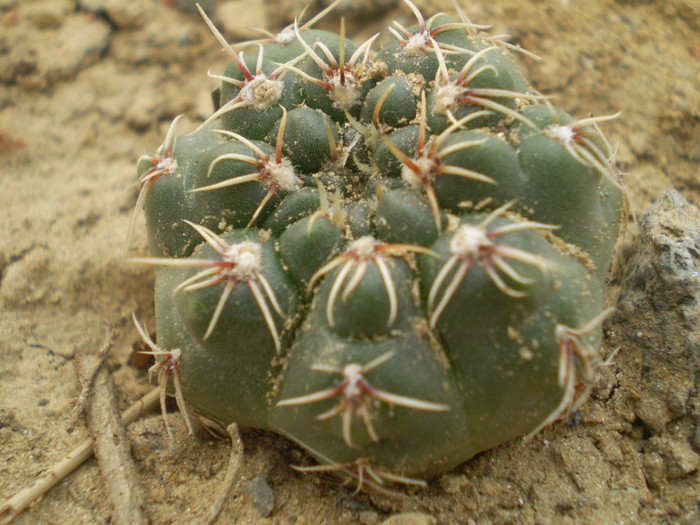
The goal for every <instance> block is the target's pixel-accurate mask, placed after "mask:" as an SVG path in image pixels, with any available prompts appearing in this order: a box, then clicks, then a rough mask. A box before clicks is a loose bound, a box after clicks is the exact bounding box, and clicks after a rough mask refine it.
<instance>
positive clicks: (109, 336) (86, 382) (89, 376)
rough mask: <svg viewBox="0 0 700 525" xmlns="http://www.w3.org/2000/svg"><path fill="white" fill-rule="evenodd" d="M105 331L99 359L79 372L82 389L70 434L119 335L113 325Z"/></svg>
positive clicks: (72, 415)
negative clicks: (82, 371) (88, 367)
mask: <svg viewBox="0 0 700 525" xmlns="http://www.w3.org/2000/svg"><path fill="white" fill-rule="evenodd" d="M105 332H106V334H105V342H104V343H102V346H101V347H100V349H99V350H98V351H97V356H98V357H99V359H97V360H91V363H92V365H93V366H91V368H90V370H84V374H80V373H79V374H78V377H79V380H80V388H81V390H80V395H79V396H78V400H77V401H76V402H75V406H74V407H73V413H72V414H71V418H70V421H69V422H68V424H67V425H66V432H68V433H69V434H70V433H71V432H73V430H75V425H77V424H78V419H80V416H82V415H83V413H84V412H85V407H86V406H87V401H88V396H89V395H90V392H91V391H92V387H93V385H94V384H95V378H96V377H97V372H99V371H100V368H101V367H102V363H104V359H105V357H106V356H107V353H108V352H109V351H110V349H111V348H112V346H113V345H114V339H115V338H116V337H117V333H116V330H115V328H114V327H113V326H107V327H106V328H105ZM76 363H77V361H76Z"/></svg>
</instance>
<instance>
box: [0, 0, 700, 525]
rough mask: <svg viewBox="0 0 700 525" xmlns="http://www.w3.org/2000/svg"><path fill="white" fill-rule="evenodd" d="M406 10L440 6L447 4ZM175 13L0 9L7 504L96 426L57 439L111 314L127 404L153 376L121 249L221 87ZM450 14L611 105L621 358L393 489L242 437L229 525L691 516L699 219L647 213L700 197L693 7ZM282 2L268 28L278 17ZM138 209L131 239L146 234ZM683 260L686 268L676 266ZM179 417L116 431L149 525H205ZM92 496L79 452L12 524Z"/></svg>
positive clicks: (571, 90)
mask: <svg viewBox="0 0 700 525" xmlns="http://www.w3.org/2000/svg"><path fill="white" fill-rule="evenodd" d="M237 3H239V4H241V5H244V6H245V9H246V13H247V16H249V17H253V19H254V20H257V22H255V23H252V24H250V25H257V26H264V25H265V24H266V23H267V21H266V20H265V10H264V5H263V4H261V3H256V2H254V1H252V0H250V1H247V2H237ZM417 3H418V4H419V5H421V7H422V8H423V9H424V10H425V11H426V12H427V13H430V12H434V11H435V10H436V9H443V10H451V2H449V1H444V2H417ZM186 4H187V2H173V1H168V2H163V1H156V0H141V1H139V2H133V1H123V0H102V1H100V0H85V1H82V0H81V1H80V2H77V1H75V0H55V1H54V0H51V1H38V0H37V1H22V2H19V1H18V0H14V1H13V0H0V177H1V180H2V191H1V192H0V232H2V233H0V502H2V500H4V499H5V498H7V497H10V496H11V495H13V494H14V493H15V492H17V491H18V490H19V489H21V488H22V487H24V486H26V485H28V484H29V483H31V482H32V481H33V480H34V479H35V478H36V477H38V476H40V475H41V474H42V473H43V472H45V471H46V470H47V469H48V468H49V467H50V465H52V464H53V463H54V462H56V461H58V460H59V459H61V458H62V457H63V456H64V455H65V454H66V453H67V452H68V451H70V450H71V449H72V448H73V447H74V446H75V445H76V444H78V443H79V442H80V441H81V440H83V439H84V438H85V437H87V435H88V433H87V430H86V428H85V426H84V424H80V425H78V428H77V429H76V431H75V432H74V433H72V434H68V433H67V432H66V431H65V427H66V424H67V423H68V421H69V419H70V416H71V411H72V406H73V404H74V401H75V399H76V398H77V395H78V384H77V380H76V375H75V370H74V366H73V363H72V359H73V356H74V353H75V352H76V351H91V350H93V349H97V348H98V347H99V346H100V344H101V341H102V337H103V325H104V323H112V324H115V325H117V326H118V327H120V328H121V336H120V338H119V340H118V341H117V344H116V345H115V347H114V348H113V349H112V352H111V354H110V357H109V361H108V366H109V368H110V370H111V372H112V375H113V377H114V380H115V382H116V384H117V389H118V396H119V400H120V402H121V403H122V404H123V406H124V407H126V406H127V405H129V404H130V403H131V402H133V401H134V400H135V399H137V398H138V397H139V396H141V395H143V394H144V393H146V392H147V391H148V390H149V389H150V388H151V387H150V386H149V384H148V380H147V376H146V374H145V372H144V370H143V369H141V368H137V367H135V366H132V365H131V364H130V363H129V356H130V354H131V352H132V344H133V343H135V342H136V341H137V340H138V339H139V338H138V334H137V333H136V330H135V329H134V328H133V325H132V324H131V321H130V318H131V314H132V312H134V311H136V312H137V314H138V316H139V317H140V318H142V319H145V320H146V321H147V322H148V324H149V325H151V326H152V325H153V305H152V287H153V282H152V274H151V272H150V271H149V270H148V269H144V268H141V267H138V266H135V265H130V264H127V263H125V262H124V257H125V254H126V253H127V247H126V232H127V229H128V225H129V221H130V217H131V212H132V208H133V206H134V204H135V199H136V189H135V188H134V186H133V183H134V180H135V173H134V172H135V169H134V164H135V160H136V158H137V157H138V156H139V155H141V154H143V153H149V152H152V151H153V150H154V149H155V148H156V147H157V146H158V145H159V144H160V143H161V141H162V138H163V136H164V134H165V131H166V130H167V127H168V124H169V122H170V121H171V120H172V118H173V117H174V116H175V115H177V114H179V113H182V112H187V119H185V122H184V123H183V124H182V130H187V129H192V128H193V127H194V126H195V125H196V123H197V122H200V121H201V119H202V118H203V117H204V116H205V115H206V114H208V113H209V112H210V110H211V107H210V99H209V91H210V89H211V88H213V87H214V86H215V81H213V80H211V79H207V77H206V72H207V70H208V69H212V71H214V72H221V71H223V66H224V64H225V58H224V56H223V55H222V54H221V53H219V52H218V49H217V47H218V46H217V44H216V42H215V41H214V39H213V38H212V37H211V35H210V34H208V33H207V31H206V28H205V26H204V24H203V23H202V21H201V19H199V18H198V17H197V16H195V15H194V14H192V13H191V12H190V10H188V9H187V5H186ZM209 4H210V6H211V7H212V8H213V9H215V8H216V5H215V4H216V2H214V1H211V2H209ZM226 4H227V6H226V8H228V9H231V5H230V4H231V2H226ZM357 4H364V2H358V3H357ZM367 4H368V5H369V4H372V3H370V2H368V3H367ZM384 4H386V5H387V6H391V5H392V4H393V5H396V4H397V2H382V5H384ZM219 7H221V6H219ZM464 8H465V9H466V11H467V13H468V14H469V16H470V17H471V18H472V20H473V21H474V22H478V23H493V24H495V25H494V29H493V30H492V33H494V34H499V33H508V34H511V35H513V38H512V41H515V42H517V43H519V44H521V45H522V46H523V47H525V48H526V49H528V50H530V51H532V52H534V53H536V54H538V55H540V56H542V57H544V60H543V61H541V62H537V61H534V60H532V59H530V58H528V57H521V62H522V65H523V68H524V69H525V70H526V72H527V74H528V75H529V77H530V79H531V80H532V81H533V83H534V85H535V86H536V87H537V88H538V89H540V90H541V91H543V92H545V93H547V94H553V95H555V96H556V100H557V103H558V104H559V105H561V106H562V107H564V108H566V109H567V110H568V111H569V112H570V113H572V114H573V115H575V116H577V117H581V118H583V117H586V116H588V114H589V112H590V113H592V114H594V115H605V114H612V113H616V112H618V111H621V112H622V115H621V116H620V118H618V119H617V120H614V121H613V122H610V123H608V124H606V125H605V131H606V133H607V135H608V136H609V137H610V139H611V141H612V142H613V143H614V144H615V143H616V144H618V145H619V148H618V152H617V160H618V162H619V164H620V167H621V169H622V171H624V172H626V173H628V175H627V177H626V181H627V185H628V186H629V188H630V192H631V195H632V199H633V203H634V206H635V208H636V210H637V212H638V214H639V216H640V218H641V217H643V218H644V227H642V228H640V227H638V226H637V225H636V224H633V223H632V221H630V226H629V228H628V231H627V233H626V236H625V237H624V239H622V241H621V243H620V246H619V250H618V256H617V259H616V261H615V264H614V265H613V274H612V276H611V279H610V286H609V293H608V299H607V301H608V303H609V304H610V305H617V306H618V311H617V313H616V314H615V315H614V316H613V317H612V318H611V319H610V320H609V321H608V322H607V323H606V336H607V337H606V344H605V348H604V349H603V355H605V356H607V355H609V354H610V353H611V351H612V349H613V348H616V347H618V346H619V347H620V350H619V351H618V353H617V355H616V356H615V359H614V364H611V365H610V366H609V367H607V368H606V369H604V370H603V371H602V373H601V378H600V382H599V386H598V387H597V389H596V391H595V392H594V395H593V397H592V399H591V401H589V402H588V403H587V404H586V405H585V407H584V409H583V410H582V412H581V413H580V414H579V415H578V416H577V417H576V418H575V420H574V421H570V422H568V423H567V424H563V425H559V426H557V427H556V428H550V429H547V430H545V431H544V432H543V433H542V434H541V435H540V436H538V437H537V438H535V439H534V440H532V441H530V442H527V443H524V442H522V441H517V442H513V443H510V444H507V445H505V446H502V447H499V448H497V449H495V450H492V451H489V452H486V453H483V454H480V455H479V456H477V457H476V458H474V459H472V460H471V461H469V462H467V463H465V464H464V465H462V466H460V467H458V468H457V469H455V470H453V471H451V472H448V473H445V474H443V475H442V476H440V477H438V478H437V479H434V480H432V481H431V482H430V485H429V488H428V489H427V490H404V491H402V492H401V494H400V496H398V497H387V496H382V495H377V494H359V495H356V496H353V495H352V491H351V490H349V489H347V488H345V487H341V486H339V485H338V484H337V482H336V481H335V480H333V479H331V478H327V477H326V478H324V477H321V476H318V475H302V474H300V473H298V472H295V471H293V470H291V469H290V468H289V465H290V464H299V463H300V462H301V463H308V462H310V460H309V459H308V458H307V457H306V456H305V455H304V454H303V453H302V452H301V450H300V449H298V448H297V447H296V446H294V445H292V444H291V443H289V442H287V441H286V440H284V439H283V438H281V437H278V436H275V435H273V434H268V433H262V432H257V431H254V430H249V429H243V430H242V437H243V442H244V446H245V450H246V455H245V461H244V466H243V470H242V477H243V481H242V482H241V483H240V484H239V485H237V486H236V487H235V488H234V490H233V495H232V497H231V500H230V501H229V503H228V505H227V506H226V509H225V511H224V514H223V516H222V518H221V520H220V523H241V524H243V523H270V524H298V525H301V524H333V523H338V524H345V523H360V524H363V525H373V524H379V523H382V522H383V521H384V520H386V519H387V518H389V517H391V516H393V515H396V514H399V513H414V514H413V515H412V516H408V515H406V516H403V517H400V518H399V517H395V518H394V521H392V522H391V523H393V524H394V525H395V524H399V523H403V524H408V523H416V524H417V523H439V524H448V523H449V524H451V523H459V524H500V523H503V524H505V523H524V524H531V523H532V524H534V523H539V524H550V523H557V524H560V523H561V524H573V523H577V524H581V523H595V524H623V523H649V524H656V523H664V524H665V523H674V524H677V523H682V524H691V523H699V522H700V480H699V473H698V468H699V467H700V458H699V456H698V452H699V451H700V429H698V421H699V420H700V419H699V418H700V402H699V394H698V391H697V388H696V383H697V379H696V373H697V372H698V370H699V369H700V368H699V367H698V355H699V354H700V329H699V328H700V322H699V321H698V308H700V306H699V304H698V297H700V296H699V295H698V258H699V257H700V255H699V254H698V239H697V231H698V229H700V228H699V227H698V224H699V222H698V217H697V215H698V213H697V208H694V207H693V206H692V204H688V203H684V202H683V200H682V198H681V197H680V195H678V194H676V195H675V196H668V195H666V197H665V199H666V200H664V201H663V202H661V203H660V205H659V206H658V207H657V209H656V211H655V212H653V213H651V214H649V215H646V216H644V212H645V211H646V210H647V209H648V208H649V206H650V203H651V202H652V201H653V200H655V199H657V198H658V197H659V195H660V194H661V192H662V191H663V190H666V189H669V188H677V189H678V190H679V191H680V194H682V195H683V196H684V197H685V198H686V199H687V200H688V201H689V202H690V203H694V204H695V205H697V204H699V203H700V90H699V89H698V85H700V2H698V1H697V0H656V1H654V0H617V1H614V0H588V1H586V2H577V1H574V0H488V1H486V0H470V1H469V2H467V3H466V5H464ZM351 11H352V12H350V16H357V15H358V13H360V14H361V13H362V9H361V5H359V6H358V8H357V9H355V10H354V11H353V10H351ZM273 14H275V17H274V18H273V17H272V16H271V17H270V19H271V20H274V21H275V22H276V23H281V20H279V18H280V17H281V16H282V15H283V14H284V11H283V10H282V9H275V10H274V13H273ZM384 15H386V19H385V20H380V18H381V17H383V16H384ZM391 19H401V20H405V21H408V20H409V12H408V10H407V9H406V8H405V6H399V7H398V8H395V9H394V10H393V11H388V12H384V13H382V14H381V15H379V16H378V15H377V14H376V13H373V14H372V17H371V18H370V19H367V20H361V19H355V20H354V22H353V23H352V24H351V26H353V27H355V28H356V30H357V29H359V32H360V34H361V35H362V36H366V35H367V34H370V33H373V32H374V31H375V30H378V29H375V28H379V27H380V26H381V25H385V24H386V20H391ZM325 22H328V23H330V24H334V21H332V20H330V19H329V20H326V21H324V23H325ZM232 25H235V24H233V23H232V22H231V21H229V22H227V28H228V30H229V31H230V32H234V31H235V28H234V27H230V26H232ZM659 214H661V215H659ZM693 221H695V222H693ZM142 224H143V223H142V222H138V223H137V228H136V230H137V232H136V235H135V237H134V239H133V240H132V243H131V244H132V246H131V248H132V252H134V251H135V252H138V251H139V250H142V249H143V248H144V247H145V236H144V234H143V233H142V229H143V228H142ZM640 231H641V235H640V233H639V232H640ZM688 232H689V233H688ZM693 235H694V236H695V237H693ZM659 236H661V237H659ZM664 236H665V237H664ZM664 239H665V240H664ZM664 243H666V244H664ZM684 243H685V244H684ZM693 243H695V244H693ZM684 246H685V248H687V249H685V248H683V247H684ZM677 247H680V248H683V249H685V251H684V252H683V253H682V257H681V256H676V255H678V254H677V253H676V252H674V251H673V250H675V249H676V248H677ZM680 248H679V249H680ZM664 250H665V251H664ZM669 250H671V252H669ZM668 253H672V254H675V255H674V256H673V257H669V258H667V259H664V258H663V256H664V254H666V255H668ZM683 257H685V258H683ZM655 258H659V259H658V261H657V260H656V259H655ZM655 261H656V262H655ZM664 261H666V262H664ZM679 261H680V262H679ZM676 263H678V264H679V265H680V266H679V268H680V270H682V271H684V272H686V274H687V275H686V274H684V275H685V276H680V277H679V276H678V275H676V274H673V265H674V264H676ZM693 265H695V266H693ZM664 272H670V273H664ZM693 272H694V273H693ZM674 287H675V288H674ZM170 423H171V425H172V427H173V430H174V433H175V441H174V443H173V444H172V445H170V446H169V444H168V439H167V434H166V432H165V429H164V427H163V423H162V420H161V419H160V418H159V416H158V415H157V414H155V413H154V414H152V415H150V416H148V417H146V418H142V419H141V420H139V421H138V422H136V423H134V424H132V425H131V426H130V427H129V429H128V434H129V438H130V440H131V443H132V452H133V455H134V458H135V459H136V461H137V467H138V474H139V477H140V483H141V486H142V489H143V495H144V498H145V501H146V504H147V506H148V509H149V513H150V516H151V517H152V519H153V522H154V523H190V522H198V521H200V520H201V519H203V518H204V517H205V516H206V515H207V513H208V508H209V507H210V506H211V505H212V502H213V498H214V496H213V495H214V494H215V493H216V491H217V488H218V486H219V483H220V482H221V480H222V479H223V477H224V474H225V466H226V464H227V461H228V460H227V456H228V451H229V449H230V444H229V443H228V442H227V440H225V439H220V438H216V437H214V436H212V435H210V434H209V433H208V432H207V431H206V430H204V429H203V428H200V429H199V430H198V431H197V432H196V435H195V436H194V437H191V436H189V435H188V434H187V432H186V428H185V427H184V424H183V422H182V419H181V418H180V417H179V416H178V415H177V414H175V413H174V414H172V415H171V417H170ZM104 494H105V492H104V488H103V486H102V482H101V479H100V475H99V470H98V467H97V464H96V463H95V462H94V460H90V461H88V462H87V463H86V464H85V465H83V466H82V467H81V468H80V469H79V470H78V471H77V472H75V473H74V474H73V475H71V476H70V477H69V478H68V479H67V480H65V481H64V482H62V483H60V484H59V485H58V486H57V487H56V488H54V489H53V490H51V491H50V492H49V493H48V494H46V496H45V497H44V498H43V499H42V500H41V501H39V502H38V503H36V504H34V505H33V506H32V507H31V508H30V509H29V510H28V511H27V512H25V513H24V514H23V515H21V516H20V517H19V518H18V519H17V520H16V523H19V524H29V523H32V524H34V523H37V524H45V523H75V524H79V523H109V522H110V519H111V509H110V506H109V504H108V502H107V501H106V500H105V495H104ZM416 513H417V514H416ZM411 520H412V521H411Z"/></svg>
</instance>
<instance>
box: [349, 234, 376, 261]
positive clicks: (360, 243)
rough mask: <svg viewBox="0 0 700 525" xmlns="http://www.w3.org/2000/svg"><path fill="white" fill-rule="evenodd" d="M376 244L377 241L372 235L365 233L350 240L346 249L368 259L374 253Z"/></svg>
mask: <svg viewBox="0 0 700 525" xmlns="http://www.w3.org/2000/svg"><path fill="white" fill-rule="evenodd" d="M376 245H377V241H376V239H375V238H374V237H372V236H371V235H365V236H363V237H360V238H359V239H356V240H354V241H352V242H351V243H350V245H349V246H348V250H347V251H348V252H353V253H355V254H356V255H357V256H358V257H360V258H362V259H370V258H371V257H372V256H373V255H374V247H375V246H376Z"/></svg>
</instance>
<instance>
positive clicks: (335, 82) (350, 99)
mask: <svg viewBox="0 0 700 525" xmlns="http://www.w3.org/2000/svg"><path fill="white" fill-rule="evenodd" d="M329 84H330V85H331V89H330V93H329V95H328V96H329V97H330V99H331V100H332V101H333V105H334V106H337V107H338V108H340V109H350V108H351V107H352V105H353V104H354V103H355V101H356V100H357V80H356V79H355V75H353V74H352V73H351V72H350V71H345V81H343V80H342V79H341V78H340V74H339V73H337V72H336V73H335V74H334V75H333V78H331V79H330V81H329Z"/></svg>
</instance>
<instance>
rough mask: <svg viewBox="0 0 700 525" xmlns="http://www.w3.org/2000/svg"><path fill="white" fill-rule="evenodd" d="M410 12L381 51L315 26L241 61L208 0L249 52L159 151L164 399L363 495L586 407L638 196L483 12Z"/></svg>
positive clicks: (155, 225) (146, 177)
mask: <svg viewBox="0 0 700 525" xmlns="http://www.w3.org/2000/svg"><path fill="white" fill-rule="evenodd" d="M404 2H405V4H406V5H407V6H408V7H409V8H410V9H411V10H412V11H413V13H414V15H415V17H416V24H415V25H413V26H410V27H403V26H402V25H400V24H398V23H395V24H394V26H393V27H390V28H389V31H390V32H391V33H392V34H391V35H388V36H389V39H388V41H387V42H386V43H385V44H384V45H382V46H381V47H378V46H377V45H376V42H377V41H378V36H379V35H375V36H374V37H372V38H370V39H369V40H367V41H366V42H364V43H362V44H359V45H358V44H356V43H354V42H352V41H351V40H349V39H348V38H347V37H346V36H345V30H344V26H343V25H342V23H341V26H340V32H339V34H336V33H332V32H328V31H322V30H316V29H312V28H311V23H307V24H303V25H300V23H299V22H296V23H295V24H294V25H293V26H291V27H289V28H286V29H285V30H284V31H283V32H281V33H279V34H278V35H276V36H274V37H271V38H270V39H269V40H266V41H263V42H260V43H258V44H257V47H254V48H253V50H252V51H248V52H237V51H235V50H234V49H233V48H232V47H231V45H229V43H228V42H226V40H225V39H224V38H223V37H222V36H221V34H220V33H219V32H218V31H217V29H216V27H215V26H214V25H213V24H212V23H211V21H209V19H208V18H207V17H206V15H205V16H204V18H205V21H206V22H207V24H208V25H209V26H210V28H211V30H212V32H213V33H214V35H215V36H216V38H217V39H218V40H219V41H220V43H221V45H222V46H223V48H224V50H226V51H227V52H228V54H229V55H230V58H231V62H230V64H229V66H228V67H227V69H226V71H225V72H224V73H223V74H222V75H220V76H219V77H217V78H220V79H221V81H222V84H221V89H220V97H219V100H218V101H217V102H218V103H217V104H216V106H217V107H216V110H215V112H214V113H213V114H212V116H211V117H210V118H208V119H207V120H206V121H205V122H204V123H203V124H202V125H201V126H200V127H199V128H198V129H196V130H195V131H194V132H191V133H189V134H186V135H181V136H178V137H177V138H176V137H175V126H176V124H177V119H176V121H174V122H173V124H172V126H171V128H170V130H169V132H168V134H167V137H166V139H165V141H164V143H163V145H162V146H161V147H160V148H159V149H158V151H157V152H156V153H155V154H154V155H152V156H145V157H143V158H142V159H140V161H139V163H138V175H139V186H140V190H141V191H140V194H139V199H138V203H137V209H140V208H141V207H145V211H146V221H147V228H148V237H149V244H150V252H151V253H150V257H144V258H139V259H136V260H137V261H139V262H142V263H146V264H151V265H153V266H154V267H155V268H156V290H155V299H156V320H157V335H158V338H157V344H156V343H154V342H153V341H152V340H151V339H150V338H148V335H147V333H146V332H145V331H144V330H143V329H142V328H141V327H139V329H140V330H141V333H142V335H143V336H144V338H145V339H146V342H147V343H148V344H149V346H150V347H151V349H152V350H153V353H155V354H156V357H157V363H156V365H155V367H154V371H155V372H157V373H158V380H159V383H160V385H161V388H162V389H163V390H162V391H163V399H165V393H166V391H168V392H170V393H173V394H174V395H175V396H176V398H177V401H178V405H179V406H180V409H181V411H182V412H183V415H184V416H185V418H186V419H187V420H188V424H189V417H190V416H192V415H193V414H202V415H205V416H206V417H207V418H209V419H210V420H215V421H218V422H220V423H222V424H223V425H224V426H225V425H226V424H228V423H230V422H236V423H238V424H241V425H246V426H252V427H257V428H261V429H267V430H272V431H275V432H278V433H280V434H282V435H284V436H287V437H288V438H290V439H292V440H294V441H295V442H296V443H298V444H299V445H301V446H303V447H304V448H305V449H306V450H308V451H309V452H310V453H311V454H312V455H313V456H314V457H315V459H316V460H317V461H318V465H315V466H307V467H299V470H306V471H331V472H335V473H338V474H339V475H341V476H343V477H345V478H346V479H348V480H349V481H351V482H354V483H355V484H356V485H357V486H358V489H359V488H363V487H374V488H378V489H382V488H383V487H384V486H386V485H388V484H391V483H404V484H409V485H423V484H424V483H425V482H424V481H423V479H425V478H427V477H429V476H431V475H435V474H436V473H439V472H441V471H444V470H446V469H449V468H452V467H454V466H455V465H457V464H459V463H461V462H463V461H465V460H467V459H469V458H470V457H472V456H473V455H474V454H476V453H478V452H480V451H483V450H486V449H489V448H491V447H494V446H496V445H498V444H500V443H503V442H505V441H508V440H511V439H513V438H516V437H518V436H523V435H532V434H534V433H537V432H538V431H539V430H541V429H542V428H543V427H545V426H547V425H549V424H551V423H553V422H555V421H557V420H560V419H564V418H566V417H567V416H569V415H570V414H571V413H572V411H575V410H576V409H577V408H578V407H579V406H580V404H581V403H582V402H583V401H585V399H586V398H587V396H588V394H589V393H590V391H591V389H592V387H593V383H594V380H595V376H596V368H597V367H598V366H599V365H600V364H601V359H600V357H599V352H598V348H599V346H600V342H601V329H600V325H601V322H602V320H603V318H604V317H605V315H606V313H607V312H604V311H602V307H601V294H602V286H603V280H604V277H605V274H606V271H607V269H608V265H609V261H610V258H611V254H612V250H613V244H614V242H615V239H616V236H617V234H618V228H619V226H620V223H621V220H622V217H623V216H624V207H625V192H624V188H623V186H622V185H621V182H620V180H619V176H618V173H617V172H616V170H615V167H614V159H613V151H612V150H611V147H610V145H609V143H608V142H607V140H606V139H605V137H604V136H603V135H602V133H601V132H600V130H599V128H598V123H599V122H600V121H602V120H605V119H606V118H608V117H600V118H588V119H584V120H578V121H577V120H575V119H573V118H572V117H571V116H569V115H567V114H566V113H565V112H564V111H563V110H561V109H559V108H556V107H554V106H553V105H552V104H551V102H550V101H549V99H547V98H546V97H543V96H542V95H540V94H539V93H537V92H535V91H534V90H532V89H531V88H530V87H529V86H528V84H527V82H526V80H525V79H524V78H523V76H522V75H521V73H520V72H519V71H518V69H517V67H516V66H515V63H514V61H513V59H512V56H511V53H510V48H512V46H510V45H508V44H503V43H502V42H500V41H498V40H494V39H490V38H489V37H486V36H484V35H483V34H482V33H481V32H479V31H478V30H477V28H476V26H473V25H472V24H471V23H470V22H469V21H468V20H467V19H466V16H465V15H464V13H463V12H461V11H459V12H458V13H457V15H458V16H457V17H456V18H454V17H451V16H448V15H446V14H437V15H435V16H433V17H431V18H430V19H428V20H425V19H424V18H423V16H422V15H421V13H420V12H419V11H418V9H417V8H416V7H415V6H414V5H413V4H412V3H411V2H410V1H409V0H404ZM313 21H315V19H314V20H312V22H313ZM246 49H250V48H246ZM132 226H133V221H132ZM163 406H164V403H163Z"/></svg>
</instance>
